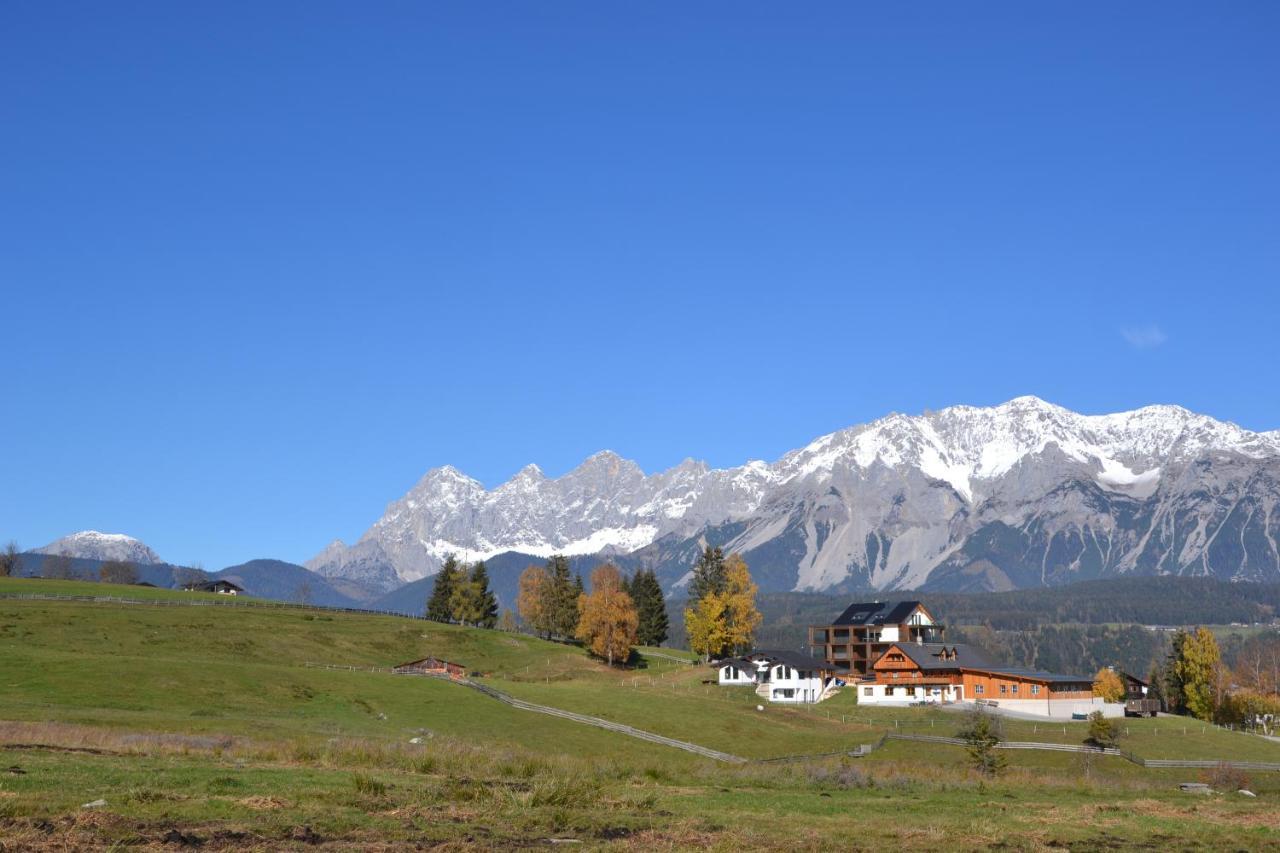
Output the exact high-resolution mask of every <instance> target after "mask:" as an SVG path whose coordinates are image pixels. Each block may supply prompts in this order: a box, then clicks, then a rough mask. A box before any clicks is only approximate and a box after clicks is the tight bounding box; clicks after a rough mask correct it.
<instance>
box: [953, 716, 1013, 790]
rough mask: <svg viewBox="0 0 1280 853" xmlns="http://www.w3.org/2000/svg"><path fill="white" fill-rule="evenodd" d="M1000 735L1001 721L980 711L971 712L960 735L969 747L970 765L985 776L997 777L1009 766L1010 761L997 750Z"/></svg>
mask: <svg viewBox="0 0 1280 853" xmlns="http://www.w3.org/2000/svg"><path fill="white" fill-rule="evenodd" d="M1000 733H1001V727H1000V720H999V719H998V718H996V717H995V716H993V715H992V714H989V713H987V712H986V711H982V710H980V709H974V710H973V711H970V712H969V714H968V715H967V716H966V718H965V723H964V725H963V726H962V727H961V729H960V732H959V733H958V737H960V738H962V739H963V740H964V741H965V742H966V743H967V744H968V745H969V761H970V763H971V764H972V765H973V767H974V769H975V770H977V771H978V772H979V773H981V774H982V775H984V776H995V775H996V774H998V773H999V772H1000V771H1002V770H1004V768H1005V767H1006V766H1008V763H1009V762H1008V760H1007V759H1006V758H1005V757H1004V756H1003V755H1002V754H1000V752H999V751H998V749H997V745H998V744H999V743H1000Z"/></svg>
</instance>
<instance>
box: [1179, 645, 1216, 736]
mask: <svg viewBox="0 0 1280 853" xmlns="http://www.w3.org/2000/svg"><path fill="white" fill-rule="evenodd" d="M1221 666H1222V653H1221V652H1220V651H1219V649H1218V641H1217V639H1215V638H1214V636H1213V632H1212V631H1210V630H1209V629H1208V628H1197V629H1196V630H1195V633H1193V634H1189V635H1188V636H1187V638H1186V640H1184V641H1183V643H1182V648H1181V650H1180V651H1179V653H1178V658H1177V660H1175V661H1174V670H1175V672H1176V673H1177V675H1178V679H1179V680H1180V681H1181V682H1182V692H1183V695H1184V696H1185V702H1186V708H1187V710H1188V711H1190V712H1191V715H1192V716H1193V717H1196V718H1198V719H1201V720H1212V719H1213V715H1214V711H1216V710H1217V707H1218V704H1219V702H1220V701H1221V696H1220V692H1221V689H1220V685H1221V681H1222V678H1221V676H1222V671H1221Z"/></svg>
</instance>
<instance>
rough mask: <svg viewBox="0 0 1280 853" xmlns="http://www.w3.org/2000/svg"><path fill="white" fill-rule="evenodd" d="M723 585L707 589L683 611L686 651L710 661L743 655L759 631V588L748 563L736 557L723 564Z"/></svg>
mask: <svg viewBox="0 0 1280 853" xmlns="http://www.w3.org/2000/svg"><path fill="white" fill-rule="evenodd" d="M723 574H724V579H723V584H721V585H720V588H719V589H716V588H714V587H712V588H709V589H708V590H707V591H706V592H704V593H703V595H702V596H701V597H700V598H699V599H698V600H697V601H696V602H692V603H691V604H692V606H690V607H688V608H686V609H685V611H684V625H685V632H686V633H687V634H688V636H689V648H690V649H692V650H693V651H695V652H697V653H698V654H700V655H703V656H704V657H705V658H707V659H708V660H710V659H711V658H715V657H720V656H722V655H724V654H727V653H729V652H733V651H739V652H744V651H747V650H748V649H750V648H751V645H752V643H753V642H754V640H755V631H756V628H758V627H760V621H761V616H760V611H759V610H758V609H757V608H756V593H757V591H758V587H757V586H756V584H755V583H754V582H753V581H752V580H751V572H750V571H749V570H748V569H747V563H746V561H745V560H743V559H742V557H741V556H740V555H738V554H731V555H729V557H728V558H727V559H725V560H724V564H723Z"/></svg>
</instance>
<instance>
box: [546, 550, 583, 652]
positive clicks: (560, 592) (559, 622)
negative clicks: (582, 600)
mask: <svg viewBox="0 0 1280 853" xmlns="http://www.w3.org/2000/svg"><path fill="white" fill-rule="evenodd" d="M547 573H548V574H549V575H550V576H551V587H550V589H549V590H548V608H549V616H550V629H551V633H553V634H556V635H558V636H561V637H572V636H573V635H574V631H575V630H576V629H577V627H578V596H579V595H581V594H582V578H581V577H579V578H578V579H577V581H576V582H575V581H574V579H573V577H572V576H571V575H570V574H569V561H568V559H566V558H565V557H564V556H562V555H560V554H556V555H555V556H553V557H552V558H551V559H550V560H548V561H547Z"/></svg>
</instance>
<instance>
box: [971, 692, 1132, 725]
mask: <svg viewBox="0 0 1280 853" xmlns="http://www.w3.org/2000/svg"><path fill="white" fill-rule="evenodd" d="M997 701H998V702H999V704H998V705H996V710H997V711H999V710H1005V711H1014V712H1016V713H1019V714H1035V715H1036V716H1038V717H1046V718H1048V719H1053V720H1070V719H1071V715H1072V714H1076V713H1080V714H1092V713H1093V712H1094V711H1101V712H1102V716H1104V717H1123V716H1124V703H1123V702H1104V701H1102V699H1101V698H1100V697H1098V696H1095V697H1093V698H1092V699H1048V700H1046V699H1044V698H1040V699H999V700H997Z"/></svg>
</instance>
